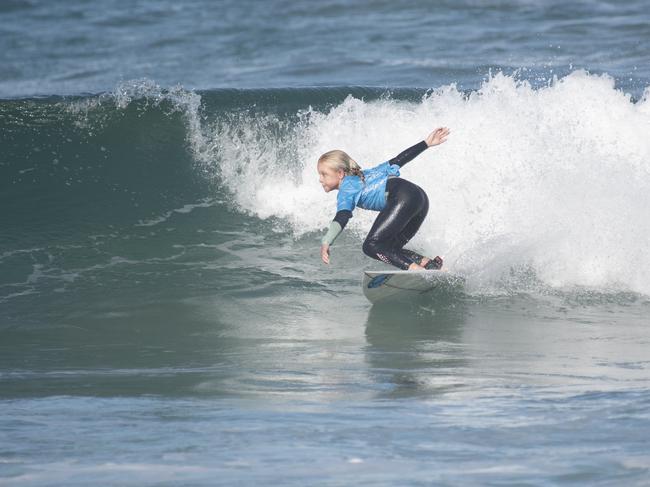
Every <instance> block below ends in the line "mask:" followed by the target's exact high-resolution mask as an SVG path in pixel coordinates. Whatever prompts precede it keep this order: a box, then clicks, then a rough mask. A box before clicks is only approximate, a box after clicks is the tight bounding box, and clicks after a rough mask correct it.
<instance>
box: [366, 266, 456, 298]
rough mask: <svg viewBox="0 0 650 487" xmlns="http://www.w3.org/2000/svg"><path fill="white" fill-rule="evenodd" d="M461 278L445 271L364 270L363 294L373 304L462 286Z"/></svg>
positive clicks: (447, 290)
mask: <svg viewBox="0 0 650 487" xmlns="http://www.w3.org/2000/svg"><path fill="white" fill-rule="evenodd" d="M464 282H465V280H464V279H463V278H462V277H461V276H459V275H457V274H453V273H451V272H449V271H446V270H425V271H400V270H394V271H393V270H389V271H364V272H363V278H362V280H361V287H362V289H363V294H364V295H365V296H366V298H368V301H370V302H371V303H373V304H375V303H378V302H388V301H394V300H399V299H409V298H412V297H417V296H422V295H426V294H435V293H437V292H449V291H450V290H455V289H456V290H457V289H462V287H463V284H464Z"/></svg>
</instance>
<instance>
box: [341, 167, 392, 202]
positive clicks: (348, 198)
mask: <svg viewBox="0 0 650 487" xmlns="http://www.w3.org/2000/svg"><path fill="white" fill-rule="evenodd" d="M399 170H400V166H398V165H397V164H390V163H389V162H383V163H381V164H379V165H378V166H375V167H373V168H370V169H366V170H365V171H362V172H363V176H364V178H365V182H364V181H361V178H360V177H359V176H345V177H344V178H343V180H342V181H341V185H340V186H339V194H338V196H337V197H336V211H341V210H348V211H352V210H354V208H355V207H357V206H358V207H359V208H363V209H365V210H374V211H381V210H383V209H384V207H385V206H386V181H388V178H389V177H397V176H399Z"/></svg>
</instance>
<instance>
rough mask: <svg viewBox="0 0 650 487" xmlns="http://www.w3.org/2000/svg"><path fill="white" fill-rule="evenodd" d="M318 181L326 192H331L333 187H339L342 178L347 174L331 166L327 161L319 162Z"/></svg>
mask: <svg viewBox="0 0 650 487" xmlns="http://www.w3.org/2000/svg"><path fill="white" fill-rule="evenodd" d="M318 176H319V178H318V182H319V183H320V184H321V186H322V187H323V189H324V190H325V192H326V193H329V192H330V191H332V190H333V189H339V185H340V184H341V180H342V179H343V178H344V177H345V174H344V173H343V171H342V170H341V169H335V168H333V167H330V166H329V165H328V164H326V163H323V162H321V163H319V164H318Z"/></svg>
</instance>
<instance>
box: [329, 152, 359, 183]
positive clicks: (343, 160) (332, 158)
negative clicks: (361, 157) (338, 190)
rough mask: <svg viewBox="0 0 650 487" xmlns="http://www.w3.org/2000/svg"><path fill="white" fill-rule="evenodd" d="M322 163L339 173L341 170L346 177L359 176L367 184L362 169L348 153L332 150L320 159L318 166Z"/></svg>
mask: <svg viewBox="0 0 650 487" xmlns="http://www.w3.org/2000/svg"><path fill="white" fill-rule="evenodd" d="M320 163H323V164H327V165H328V166H329V167H331V168H332V169H335V170H337V171H338V170H341V171H343V174H345V175H346V176H359V177H360V178H361V181H364V182H365V178H364V177H363V172H362V171H361V167H360V166H359V164H357V161H355V160H354V159H352V158H351V157H350V156H349V155H348V154H347V152H344V151H342V150H331V151H329V152H326V153H325V154H323V155H322V156H320V157H319V158H318V164H320Z"/></svg>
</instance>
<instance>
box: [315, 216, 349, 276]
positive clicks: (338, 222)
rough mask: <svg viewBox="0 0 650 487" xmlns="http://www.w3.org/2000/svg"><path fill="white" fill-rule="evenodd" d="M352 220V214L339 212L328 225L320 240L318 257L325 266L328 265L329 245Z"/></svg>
mask: <svg viewBox="0 0 650 487" xmlns="http://www.w3.org/2000/svg"><path fill="white" fill-rule="evenodd" d="M350 218H352V212H351V211H349V210H340V211H337V212H336V216H334V220H332V223H330V227H329V229H328V230H327V233H326V234H325V236H324V237H323V238H322V240H321V246H320V257H321V259H322V260H323V262H325V263H326V264H329V263H330V245H332V243H333V242H334V240H336V237H338V236H339V235H340V233H341V232H342V231H343V229H344V228H345V226H346V225H347V224H348V221H349V220H350Z"/></svg>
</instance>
